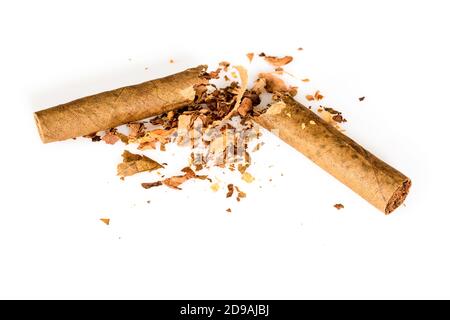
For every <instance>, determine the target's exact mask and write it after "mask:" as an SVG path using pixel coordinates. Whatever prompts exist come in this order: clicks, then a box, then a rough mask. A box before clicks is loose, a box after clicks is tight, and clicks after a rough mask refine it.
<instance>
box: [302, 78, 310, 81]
mask: <svg viewBox="0 0 450 320" xmlns="http://www.w3.org/2000/svg"><path fill="white" fill-rule="evenodd" d="M302 81H303V82H309V81H310V80H309V79H308V78H305V79H302Z"/></svg>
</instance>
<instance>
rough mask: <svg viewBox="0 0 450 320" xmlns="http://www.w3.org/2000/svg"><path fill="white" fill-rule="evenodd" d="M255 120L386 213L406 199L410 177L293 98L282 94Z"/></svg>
mask: <svg viewBox="0 0 450 320" xmlns="http://www.w3.org/2000/svg"><path fill="white" fill-rule="evenodd" d="M254 119H255V121H256V122H257V123H258V124H260V125H261V126H263V127H265V128H266V129H268V130H271V131H272V132H274V133H275V134H278V135H279V137H280V138H281V139H282V140H284V141H285V142H286V143H288V144H289V145H291V146H292V147H294V148H295V149H297V150H298V151H300V152H301V153H303V154H304V155H305V156H306V157H308V158H309V159H311V160H312V161H313V162H315V163H316V164H317V165H319V166H320V167H321V168H322V169H324V170H325V171H327V172H328V173H330V174H331V175H333V176H334V177H335V178H337V179H338V180H339V181H341V182H342V183H343V184H345V185H347V186H348V187H349V188H351V189H352V190H353V191H355V192H356V193H357V194H359V195H360V196H361V197H363V198H364V199H366V200H367V201H368V202H370V203H371V204H372V205H374V206H375V207H376V208H378V209H379V210H381V211H382V212H384V213H385V214H389V213H391V212H392V211H394V210H395V209H396V208H397V207H398V206H399V205H400V204H401V203H402V202H403V201H404V199H405V198H406V196H407V194H408V191H409V187H410V185H411V180H410V179H409V178H408V177H406V176H405V175H404V174H402V173H401V172H399V171H398V170H396V169H394V168H393V167H391V166H390V165H388V164H387V163H385V162H383V161H382V160H380V159H378V158H377V157H375V156H374V155H373V154H371V153H370V152H368V151H367V150H366V149H364V148H363V147H362V146H360V145H359V144H357V143H356V142H355V141H353V140H352V139H350V138H349V137H347V136H346V135H344V134H343V133H341V132H340V131H339V130H337V129H336V128H334V127H333V126H332V125H330V124H328V123H327V122H325V121H324V120H323V119H322V118H320V117H319V116H317V115H316V114H315V113H313V112H312V111H310V110H309V109H308V108H306V107H305V106H303V105H301V104H300V103H298V102H297V101H295V100H294V99H293V98H291V97H288V96H286V97H283V98H282V99H281V100H280V101H279V102H276V103H275V104H273V105H272V106H271V107H270V108H269V109H268V110H267V111H266V112H265V113H263V114H262V115H260V116H258V117H255V118H254Z"/></svg>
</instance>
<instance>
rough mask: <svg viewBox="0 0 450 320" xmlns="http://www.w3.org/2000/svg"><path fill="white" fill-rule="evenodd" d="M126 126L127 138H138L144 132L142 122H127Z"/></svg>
mask: <svg viewBox="0 0 450 320" xmlns="http://www.w3.org/2000/svg"><path fill="white" fill-rule="evenodd" d="M127 127H128V129H129V133H128V137H129V138H133V139H135V138H139V137H141V136H143V135H144V134H145V133H144V128H145V127H144V124H143V123H129V124H127Z"/></svg>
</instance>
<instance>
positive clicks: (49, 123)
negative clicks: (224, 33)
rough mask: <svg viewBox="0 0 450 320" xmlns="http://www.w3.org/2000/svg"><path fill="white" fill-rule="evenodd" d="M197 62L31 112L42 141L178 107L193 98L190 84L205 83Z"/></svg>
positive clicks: (99, 128) (87, 133) (79, 133)
mask: <svg viewBox="0 0 450 320" xmlns="http://www.w3.org/2000/svg"><path fill="white" fill-rule="evenodd" d="M206 68H207V66H205V65H200V66H198V67H196V68H191V69H187V70H185V71H183V72H180V73H176V74H173V75H170V76H167V77H165V78H160V79H156V80H151V81H147V82H144V83H141V84H137V85H133V86H129V87H123V88H119V89H116V90H112V91H107V92H102V93H99V94H96V95H92V96H88V97H85V98H81V99H78V100H75V101H72V102H69V103H65V104H61V105H58V106H56V107H52V108H48V109H45V110H41V111H38V112H36V113H35V114H34V118H35V120H36V125H37V127H38V130H39V135H40V137H41V139H42V141H43V142H44V143H48V142H53V141H61V140H65V139H69V138H75V137H79V136H84V135H89V134H92V133H95V132H98V131H102V130H106V129H109V128H114V127H117V126H119V125H122V124H125V123H128V122H132V121H138V120H142V119H145V118H148V117H151V116H155V115H159V114H161V113H164V112H167V111H171V110H175V109H178V108H180V107H183V106H186V105H188V104H190V103H192V102H193V101H194V99H195V89H194V87H195V86H196V85H199V84H204V83H207V79H206V77H204V74H205V71H206Z"/></svg>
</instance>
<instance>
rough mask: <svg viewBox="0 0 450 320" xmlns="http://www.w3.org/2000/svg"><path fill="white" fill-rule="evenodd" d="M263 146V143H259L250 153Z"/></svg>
mask: <svg viewBox="0 0 450 320" xmlns="http://www.w3.org/2000/svg"><path fill="white" fill-rule="evenodd" d="M263 145H264V142H259V143H258V144H257V145H256V146H255V147H254V148H253V150H252V152H256V151H258V150H259V149H261V147H262V146H263Z"/></svg>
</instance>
